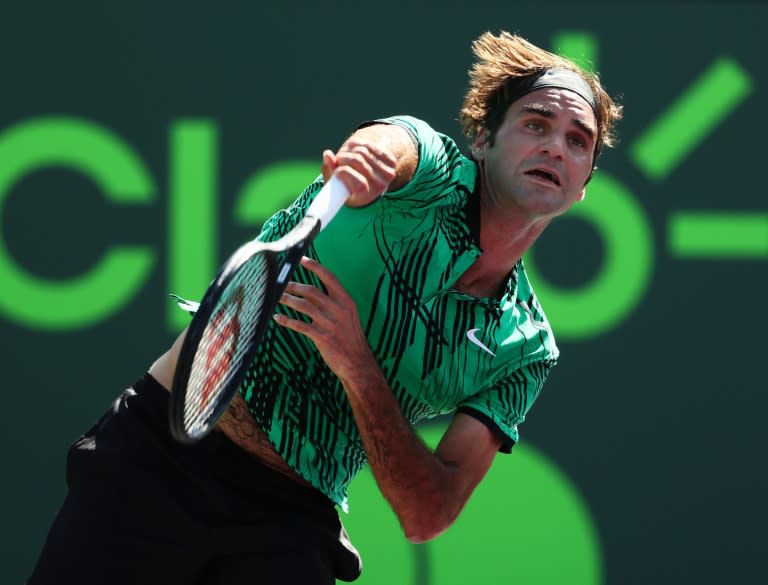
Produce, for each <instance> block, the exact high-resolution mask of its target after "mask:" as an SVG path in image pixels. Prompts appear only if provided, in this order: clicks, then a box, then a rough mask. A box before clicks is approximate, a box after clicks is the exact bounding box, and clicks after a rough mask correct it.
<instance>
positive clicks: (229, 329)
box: [200, 286, 243, 410]
mask: <svg viewBox="0 0 768 585" xmlns="http://www.w3.org/2000/svg"><path fill="white" fill-rule="evenodd" d="M233 303H235V304H236V305H237V306H236V307H235V309H234V314H232V311H231V310H230V308H231V306H232V304H233ZM242 308H243V287H242V286H238V287H237V288H236V289H235V291H234V292H233V293H232V295H231V296H230V297H229V299H228V300H227V302H226V303H225V304H224V305H223V306H222V307H221V308H220V309H219V310H218V311H217V312H216V315H215V317H214V318H213V320H212V321H211V325H210V326H211V327H212V328H213V331H214V335H215V337H214V338H213V339H212V340H211V342H210V343H209V344H208V351H207V352H206V359H205V379H204V380H203V390H202V393H201V396H200V410H203V409H205V407H206V406H207V405H208V401H209V400H210V397H211V392H213V390H214V388H216V387H217V386H218V385H219V384H220V383H221V380H222V379H223V378H224V376H225V375H226V373H227V372H228V371H229V365H230V363H232V356H233V355H234V353H235V349H236V348H237V342H238V340H239V339H240V319H239V317H240V311H241V310H242ZM229 314H232V317H231V319H230V320H229V322H227V323H226V324H225V325H223V326H222V325H221V322H222V321H223V320H224V318H225V317H227V315H229ZM226 343H230V344H231V345H230V348H229V350H228V351H226V352H224V354H223V355H221V356H219V354H220V353H221V350H222V349H223V348H224V345H225V344H226ZM217 358H218V359H217Z"/></svg>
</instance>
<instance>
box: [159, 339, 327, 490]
mask: <svg viewBox="0 0 768 585" xmlns="http://www.w3.org/2000/svg"><path fill="white" fill-rule="evenodd" d="M185 335H186V331H184V332H183V333H182V334H181V335H180V336H179V337H178V338H177V339H176V341H175V342H174V344H173V346H171V348H170V349H169V350H168V351H167V352H165V353H164V354H163V355H161V356H160V357H159V358H158V359H157V360H156V361H155V362H154V363H153V364H152V366H151V367H150V368H149V374H150V375H151V376H152V377H153V378H155V380H157V381H158V382H159V383H160V385H162V386H163V387H164V388H165V389H166V390H169V391H170V388H171V386H172V383H173V373H174V371H175V370H176V362H177V360H178V357H179V352H180V350H181V345H182V343H183V342H184V337H185ZM216 430H218V431H221V432H222V433H224V434H225V435H226V436H227V438H229V440H230V441H232V442H233V443H235V444H236V445H237V446H238V447H240V448H241V449H243V450H244V451H246V452H247V453H249V454H251V455H253V456H254V457H256V458H257V459H259V461H261V462H262V463H264V464H265V465H267V466H268V467H271V468H272V469H274V470H275V471H279V472H280V473H282V474H283V475H286V476H287V477H289V478H291V479H293V480H294V481H296V482H298V483H301V484H303V485H306V486H309V487H312V486H311V485H310V484H309V483H308V482H307V481H305V480H304V479H303V478H301V477H300V476H299V475H298V474H296V472H295V471H293V470H292V469H291V468H290V467H289V466H288V464H287V463H286V462H285V461H284V460H283V458H282V457H280V455H278V453H277V451H275V448H274V447H273V446H272V444H271V443H270V442H269V439H267V436H266V435H265V434H264V432H263V431H262V430H261V428H259V425H258V424H256V421H255V420H253V417H252V416H251V414H250V412H249V411H248V406H247V405H246V404H245V401H244V400H243V398H242V396H240V395H239V394H236V395H235V397H234V398H233V400H232V402H231V403H230V405H229V408H228V409H227V410H226V412H225V413H224V414H223V415H222V417H221V419H220V420H219V422H218V424H217V425H216Z"/></svg>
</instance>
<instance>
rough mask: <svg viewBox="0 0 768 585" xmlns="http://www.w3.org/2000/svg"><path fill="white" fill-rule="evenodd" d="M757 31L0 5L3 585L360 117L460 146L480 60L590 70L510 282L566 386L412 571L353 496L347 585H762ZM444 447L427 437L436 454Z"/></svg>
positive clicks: (765, 51) (450, 5)
mask: <svg viewBox="0 0 768 585" xmlns="http://www.w3.org/2000/svg"><path fill="white" fill-rule="evenodd" d="M766 22H768V7H766V5H765V4H763V3H758V2H754V3H744V2H733V3H725V2H709V3H693V2H670V3H662V2H645V3H641V2H629V3H621V4H612V3H608V2H591V3H590V2H582V3H554V4H546V5H543V4H541V3H534V2H520V3H509V2H501V1H497V0H487V1H485V2H482V3H477V2H466V3H464V2H457V1H450V0H446V1H443V2H422V3H416V2H407V3H406V2H402V3H401V2H398V1H391V2H387V3H373V2H358V3H353V2H337V3H335V4H333V5H332V6H331V5H325V4H321V3H313V2H309V1H308V0H305V1H303V2H300V3H298V4H297V3H292V4H286V3H275V4H269V3H261V4H257V3H250V4H248V5H246V3H242V2H240V3H238V2H232V1H220V2H217V3H203V2H197V1H189V2H184V3H181V2H133V3H130V4H125V5H119V6H112V5H111V3H104V2H101V3H97V2H76V3H66V4H64V3H56V2H50V1H44V2H38V3H34V4H33V3H22V2H11V3H6V4H4V5H3V7H2V9H0V32H1V33H2V34H0V54H1V55H3V59H2V67H0V71H1V72H2V79H0V82H1V83H2V85H1V86H0V87H1V88H2V89H1V90H0V105H2V107H0V348H1V349H2V353H1V354H0V355H2V358H1V359H2V361H0V364H2V370H3V383H2V386H0V408H1V409H2V412H3V413H4V417H5V419H6V424H5V425H3V428H2V431H1V432H2V438H3V440H2V442H1V443H0V444H2V460H3V467H2V470H3V482H2V483H1V484H0V485H1V486H2V487H0V490H2V497H0V517H2V518H3V522H2V527H1V528H0V531H1V532H0V544H1V545H2V548H0V550H2V551H3V553H2V558H3V562H1V563H0V583H21V582H23V580H24V578H25V577H26V575H27V574H28V572H29V571H30V570H31V567H32V565H33V563H34V560H35V558H36V555H37V553H38V551H39V549H40V546H41V544H42V541H43V539H44V537H45V534H46V531H47V528H48V525H49V523H50V521H51V520H52V517H53V515H54V514H55V511H56V509H57V507H58V505H59V504H60V502H61V499H62V497H63V495H64V491H65V486H64V478H63V470H64V456H65V452H66V449H67V446H68V445H69V444H70V443H71V442H72V441H73V440H74V439H75V438H77V436H78V434H79V433H81V432H82V431H84V430H85V429H86V428H87V427H88V426H89V425H90V424H91V423H92V421H93V420H94V419H95V418H97V417H98V416H99V415H100V413H101V412H102V411H103V410H104V409H105V408H106V406H107V405H108V404H109V403H110V402H111V400H112V399H113V397H114V396H115V395H116V394H117V393H118V392H119V391H120V390H121V389H122V388H124V387H126V386H128V385H130V384H131V383H132V382H133V381H134V380H135V379H136V378H138V377H139V376H140V375H141V374H142V372H143V371H144V369H145V368H146V367H147V366H148V365H149V363H151V361H152V359H154V357H155V356H156V355H157V354H158V353H160V352H161V351H162V350H163V349H164V348H165V346H167V345H168V344H169V343H170V342H171V340H172V339H173V337H174V333H175V331H177V330H178V328H179V327H180V326H182V324H183V322H184V321H185V320H186V317H185V316H184V315H183V314H182V313H181V312H180V311H177V310H174V308H173V306H172V305H171V304H170V303H169V302H168V300H167V293H168V292H169V291H173V292H176V293H179V294H181V295H183V296H188V297H194V296H197V295H199V294H200V292H201V291H202V290H203V289H204V287H205V284H206V283H207V281H208V280H209V278H210V276H211V275H212V273H213V271H214V270H215V268H216V266H217V265H218V263H219V262H220V261H221V260H223V258H224V257H225V256H226V255H227V253H228V252H229V251H231V250H232V249H234V247H235V246H237V245H238V244H239V243H240V242H242V241H243V240H245V239H247V238H249V237H252V235H253V234H254V233H256V231H257V229H258V226H259V225H260V223H261V222H262V221H263V219H264V218H265V217H266V216H268V215H269V214H270V213H271V212H272V211H274V210H275V209H277V208H278V207H280V206H281V205H282V204H283V203H284V202H286V201H288V200H290V199H291V197H292V196H293V195H294V194H295V193H296V192H297V191H298V190H299V189H300V188H301V185H302V183H303V182H304V181H305V180H307V179H308V178H310V177H312V176H313V175H314V174H315V173H316V172H317V170H318V166H319V158H320V153H321V152H322V149H324V148H335V147H337V146H338V145H339V144H340V143H341V141H342V140H343V139H344V137H345V136H346V134H347V133H348V132H349V131H351V129H353V128H354V127H355V126H356V125H357V124H358V123H360V122H361V121H364V120H367V119H370V118H372V117H377V116H383V115H389V114H395V113H410V114H414V115H417V116H420V117H422V118H425V119H426V120H428V121H429V122H430V123H432V124H433V125H434V126H436V127H438V128H440V129H441V130H443V131H445V132H447V133H449V134H452V135H453V136H454V137H456V138H459V137H460V133H459V126H458V122H457V111H458V108H459V106H460V102H461V96H462V95H463V91H464V88H465V85H466V69H467V67H468V66H469V65H470V59H471V54H470V50H469V44H470V42H471V40H472V39H473V38H475V37H476V36H478V35H479V34H480V33H482V32H483V31H485V30H493V31H498V30H500V29H505V30H510V31H517V32H519V33H520V34H522V35H524V36H526V37H527V38H529V39H530V40H532V41H534V42H536V43H537V44H540V45H543V46H546V47H548V48H551V49H553V50H557V51H559V52H561V53H563V54H566V55H569V56H571V57H573V58H575V59H577V60H580V61H581V62H583V63H585V64H586V65H587V66H590V67H593V68H595V69H597V70H598V71H599V72H600V73H601V75H602V78H603V81H604V83H605V85H606V86H607V88H608V90H609V91H610V92H611V93H612V94H614V95H619V96H621V101H622V103H623V104H624V106H625V120H624V121H623V122H622V123H621V125H620V127H619V133H620V137H621V142H620V144H619V146H618V148H616V149H613V150H611V151H608V152H607V153H606V154H605V155H604V157H603V159H602V160H601V163H600V167H601V168H600V171H599V172H598V175H597V176H596V178H595V179H594V181H593V183H592V184H591V185H590V188H589V189H588V193H587V199H586V201H585V202H584V203H583V204H581V205H580V206H579V207H577V208H575V209H574V211H573V213H571V214H570V215H569V216H566V217H565V218H562V219H560V220H559V221H557V222H555V223H554V224H553V225H552V226H551V228H550V230H549V231H548V232H547V233H545V235H544V236H543V237H542V239H541V240H540V242H539V243H537V245H536V248H535V249H534V250H533V252H532V253H531V254H530V255H529V257H528V259H527V262H528V264H529V266H530V267H531V269H532V271H533V272H534V273H535V281H534V282H535V284H536V286H537V290H538V291H539V292H540V295H541V296H542V297H543V302H544V306H545V308H546V310H547V312H548V314H549V315H550V317H551V319H552V321H553V326H554V328H555V332H556V334H557V335H558V339H559V345H560V348H561V351H562V360H561V363H560V365H559V366H558V367H557V368H556V369H555V370H554V372H553V374H552V376H551V378H550V381H549V383H548V385H547V387H546V388H545V390H544V392H543V393H542V395H541V397H540V398H539V400H538V402H537V404H536V406H535V407H534V409H533V411H532V412H531V414H530V416H529V419H528V420H527V421H526V423H525V425H523V427H521V436H522V438H521V443H520V445H518V446H517V447H516V448H515V453H514V454H513V455H512V456H510V457H501V456H500V457H499V458H498V459H497V462H496V463H495V465H494V468H493V469H492V471H491V473H490V475H489V477H488V480H487V481H486V482H485V483H484V484H483V485H481V486H480V488H479V489H478V492H477V494H476V497H475V498H473V500H472V501H471V502H470V504H469V506H468V508H467V510H466V512H465V515H464V516H463V517H462V518H461V519H460V520H459V522H458V523H457V524H456V525H455V526H454V527H452V528H451V529H450V530H449V531H448V532H447V533H446V534H445V535H443V536H441V537H440V538H438V539H437V540H436V541H434V542H431V543H428V544H426V545H421V546H414V545H409V544H408V543H407V542H406V541H405V540H404V539H403V538H402V536H401V535H400V533H399V529H398V527H397V525H396V521H395V520H394V517H393V516H392V514H391V512H390V511H389V510H388V509H387V508H386V505H385V504H384V503H383V501H382V500H381V498H380V496H378V494H377V491H376V488H375V486H374V484H373V481H372V479H371V477H370V475H368V474H367V473H366V474H364V475H363V476H361V478H360V479H359V480H357V481H356V482H355V484H353V488H352V494H351V495H352V498H351V507H352V509H351V513H350V514H349V516H347V517H345V522H346V524H347V525H348V528H349V530H350V533H351V535H352V537H353V540H354V541H355V543H356V544H357V545H358V547H359V548H360V549H361V551H362V553H363V556H364V559H365V563H366V573H365V575H364V577H363V578H362V579H361V581H360V582H361V583H364V584H365V583H368V584H374V583H408V584H414V585H449V584H454V583H470V582H477V583H488V582H498V583H506V582H509V583H512V582H515V583H525V584H527V585H528V584H532V585H538V584H542V585H543V584H547V585H549V584H555V583H557V584H559V583H569V584H576V583H583V584H587V585H598V584H603V583H605V584H613V583H621V584H622V585H631V584H647V583H654V584H666V583H669V584H673V583H674V584H676V585H677V584H680V583H697V584H699V583H701V584H704V583H723V582H727V583H751V582H756V581H758V580H759V576H760V575H764V572H765V571H764V568H763V566H762V562H761V560H762V553H763V550H762V549H763V548H764V544H765V536H764V532H763V524H764V519H765V518H766V517H768V514H767V512H768V510H766V503H765V494H766V493H767V492H768V490H767V489H766V488H767V487H768V486H766V483H768V482H767V481H766V479H767V478H768V471H767V470H766V465H765V456H764V454H763V451H764V450H765V446H766V444H768V442H767V441H766V439H768V437H767V436H766V432H765V425H764V423H763V419H764V416H765V412H766V409H767V408H768V396H767V394H766V384H765V381H764V378H765V376H764V373H763V371H762V365H763V362H764V359H765V356H766V350H767V349H768V347H767V344H766V341H765V335H764V330H765V327H766V325H767V324H768V314H767V310H766V306H765V299H766V297H767V296H768V272H767V271H766V269H767V268H768V265H767V263H766V260H768V212H767V211H766V201H767V200H768V198H767V197H768V190H767V189H766V179H765V177H764V173H765V170H766V165H765V163H764V158H765V153H766V147H765V137H766V135H767V134H768V122H766V116H765V107H766V104H767V103H768V101H767V100H768V93H767V90H766V84H768V72H767V71H766V67H765V60H766V56H768V36H767V35H766V34H765V32H764V28H765V27H764V24H765V23H766ZM444 424H445V421H437V422H436V423H434V424H432V425H430V426H425V427H422V428H421V429H420V430H421V431H422V432H423V434H424V436H425V438H426V439H427V440H429V441H433V440H434V439H435V437H436V436H438V435H439V432H440V430H441V429H442V426H443V425H444Z"/></svg>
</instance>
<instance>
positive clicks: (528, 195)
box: [472, 88, 597, 219]
mask: <svg viewBox="0 0 768 585" xmlns="http://www.w3.org/2000/svg"><path fill="white" fill-rule="evenodd" d="M596 136H597V121H596V119H595V114H594V112H593V111H592V108H591V107H590V106H589V104H588V103H587V102H586V101H585V100H584V99H583V98H582V97H581V96H579V95H577V94H575V93H573V92H571V91H569V90H567V89H559V88H542V89H538V90H536V91H533V92H531V93H529V94H527V95H525V96H523V97H522V98H520V99H519V100H517V101H515V102H513V103H512V104H510V106H509V108H508V109H507V112H506V115H505V117H504V121H503V122H502V124H501V126H499V128H498V130H497V131H496V135H495V136H494V140H493V145H491V144H490V142H489V140H488V135H487V132H485V131H482V132H480V133H479V134H478V137H477V139H476V141H475V144H474V145H473V149H472V151H473V154H474V156H475V158H476V159H477V160H482V161H484V167H485V169H484V177H483V180H484V182H485V184H484V186H483V188H484V190H485V193H486V195H487V196H488V197H487V199H488V201H489V202H490V204H491V205H493V206H494V207H495V208H497V209H498V210H499V212H501V213H504V212H505V211H507V210H510V211H511V212H513V213H521V212H522V213H523V214H525V215H527V216H529V217H531V218H532V219H537V218H546V217H553V216H555V215H559V214H561V213H563V212H565V211H566V210H567V209H568V208H570V206H571V205H573V203H574V202H575V201H580V200H581V199H583V198H584V185H585V183H586V181H587V178H588V177H589V174H590V172H591V170H592V162H593V160H592V158H593V153H594V150H595V140H596Z"/></svg>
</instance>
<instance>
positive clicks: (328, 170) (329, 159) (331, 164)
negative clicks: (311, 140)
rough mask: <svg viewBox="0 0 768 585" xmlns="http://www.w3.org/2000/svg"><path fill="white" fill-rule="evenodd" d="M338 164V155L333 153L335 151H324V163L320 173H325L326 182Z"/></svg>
mask: <svg viewBox="0 0 768 585" xmlns="http://www.w3.org/2000/svg"><path fill="white" fill-rule="evenodd" d="M337 166H338V164H337V163H336V155H335V154H334V153H333V151H332V150H325V151H323V163H322V166H321V167H320V173H321V174H322V175H323V180H324V181H325V182H326V183H327V182H328V179H330V178H331V175H332V174H333V171H334V170H335V169H336V167H337Z"/></svg>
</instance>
